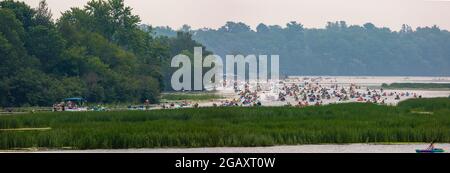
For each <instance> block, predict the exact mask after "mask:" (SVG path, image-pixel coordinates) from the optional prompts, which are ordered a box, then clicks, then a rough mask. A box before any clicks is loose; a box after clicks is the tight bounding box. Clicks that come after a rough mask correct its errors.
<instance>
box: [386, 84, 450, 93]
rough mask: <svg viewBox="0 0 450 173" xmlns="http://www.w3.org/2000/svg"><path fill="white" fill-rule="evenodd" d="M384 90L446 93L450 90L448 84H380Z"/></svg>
mask: <svg viewBox="0 0 450 173" xmlns="http://www.w3.org/2000/svg"><path fill="white" fill-rule="evenodd" d="M381 87H382V88H384V89H416V90H432V91H433V90H434V91H446V90H450V83H392V84H385V83H384V84H382V86H381Z"/></svg>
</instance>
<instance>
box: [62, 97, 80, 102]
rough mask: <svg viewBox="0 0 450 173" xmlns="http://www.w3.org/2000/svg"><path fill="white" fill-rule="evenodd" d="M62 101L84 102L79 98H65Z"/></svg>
mask: <svg viewBox="0 0 450 173" xmlns="http://www.w3.org/2000/svg"><path fill="white" fill-rule="evenodd" d="M64 101H66V102H67V101H74V102H82V101H84V99H83V98H81V97H73V98H65V99H64Z"/></svg>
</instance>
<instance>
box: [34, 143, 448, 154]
mask: <svg viewBox="0 0 450 173" xmlns="http://www.w3.org/2000/svg"><path fill="white" fill-rule="evenodd" d="M427 147H428V144H426V143H417V144H416V143H415V144H343V145H335V144H331V145H328V144H327V145H293V146H272V147H218V148H155V149H99V150H49V151H37V152H45V153H415V151H416V149H425V148H427ZM435 147H436V148H443V149H444V150H445V152H446V153H448V152H449V150H450V144H449V143H445V144H435Z"/></svg>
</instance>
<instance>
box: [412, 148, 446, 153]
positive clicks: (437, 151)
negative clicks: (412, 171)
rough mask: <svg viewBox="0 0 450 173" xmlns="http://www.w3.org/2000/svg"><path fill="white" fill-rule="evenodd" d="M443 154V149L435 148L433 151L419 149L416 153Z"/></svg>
mask: <svg viewBox="0 0 450 173" xmlns="http://www.w3.org/2000/svg"><path fill="white" fill-rule="evenodd" d="M443 152H445V150H444V149H442V148H433V149H431V150H430V149H424V150H420V149H417V150H416V153H443Z"/></svg>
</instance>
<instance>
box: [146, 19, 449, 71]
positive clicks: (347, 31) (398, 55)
mask: <svg viewBox="0 0 450 173" xmlns="http://www.w3.org/2000/svg"><path fill="white" fill-rule="evenodd" d="M160 31H161V32H160ZM155 32H156V33H157V34H161V35H167V36H171V35H174V32H175V31H173V30H172V32H170V28H167V27H165V28H162V29H160V28H158V27H157V28H156V29H155ZM191 32H192V33H194V34H193V39H194V40H196V41H198V42H200V43H201V44H203V45H205V46H206V47H207V48H208V49H209V50H211V51H212V52H214V53H215V54H218V55H220V56H221V57H224V55H227V54H235V53H240V54H244V55H246V54H267V55H270V54H278V55H280V71H281V73H282V74H285V75H433V76H434V75H450V32H448V31H446V30H441V29H439V28H438V27H437V26H432V27H419V28H416V29H415V30H413V29H412V28H411V27H410V26H408V25H403V26H402V29H401V30H400V31H391V30H390V29H388V28H379V27H376V26H375V25H374V24H372V23H366V24H364V25H363V26H358V25H350V26H349V25H347V24H346V22H344V21H338V22H328V24H327V25H326V27H325V28H324V29H314V28H313V29H309V28H304V27H303V25H302V24H300V23H297V22H290V23H288V24H287V25H286V26H285V27H281V26H278V25H272V26H268V25H265V24H259V25H258V26H257V27H256V31H253V30H251V29H250V27H249V26H248V25H246V24H244V23H241V22H238V23H236V22H227V23H226V24H225V25H224V26H223V27H220V28H219V29H199V30H193V31H191Z"/></svg>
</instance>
